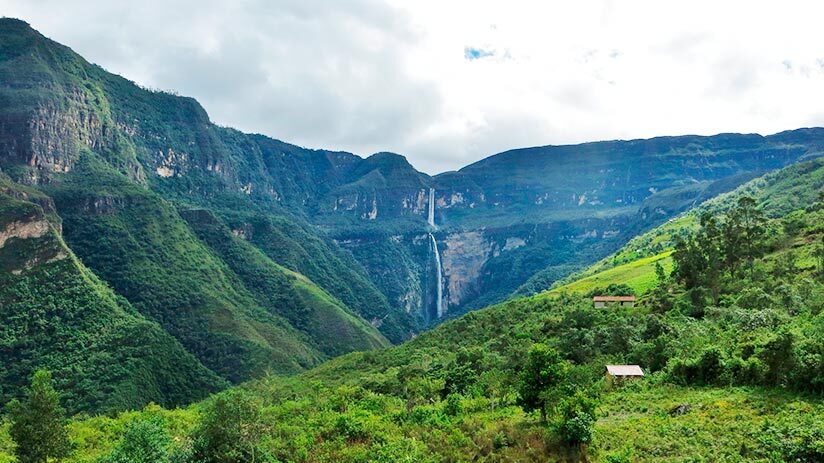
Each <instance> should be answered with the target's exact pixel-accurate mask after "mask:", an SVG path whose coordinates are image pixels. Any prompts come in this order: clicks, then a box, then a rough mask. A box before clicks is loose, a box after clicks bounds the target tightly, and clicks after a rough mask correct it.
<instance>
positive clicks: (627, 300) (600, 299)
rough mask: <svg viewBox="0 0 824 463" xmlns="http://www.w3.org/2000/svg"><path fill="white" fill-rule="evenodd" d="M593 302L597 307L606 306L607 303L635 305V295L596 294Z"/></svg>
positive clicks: (626, 305) (625, 305)
mask: <svg viewBox="0 0 824 463" xmlns="http://www.w3.org/2000/svg"><path fill="white" fill-rule="evenodd" d="M592 303H593V304H595V308H602V307H606V306H607V304H621V305H622V306H624V307H632V306H634V305H635V296H594V297H593V298H592Z"/></svg>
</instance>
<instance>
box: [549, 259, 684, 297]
mask: <svg viewBox="0 0 824 463" xmlns="http://www.w3.org/2000/svg"><path fill="white" fill-rule="evenodd" d="M671 255H672V251H671V250H669V251H665V252H662V253H660V254H656V255H654V256H650V257H645V258H643V259H638V260H635V261H632V262H629V263H626V264H622V265H619V266H617V267H613V268H610V269H607V270H603V271H600V272H598V273H595V274H593V275H590V276H587V277H584V278H582V279H580V280H577V281H574V282H572V283H568V284H565V285H562V286H559V287H557V288H553V289H551V290H549V291H548V292H547V293H546V294H558V293H562V292H567V293H586V292H588V291H591V290H593V289H595V288H600V287H606V286H609V285H610V284H613V283H616V284H618V283H623V284H626V285H629V286H630V287H631V288H632V289H634V290H635V292H636V293H637V294H643V293H645V292H646V291H647V290H649V289H651V288H653V287H654V286H655V284H656V282H657V280H656V276H655V264H656V263H660V264H661V266H662V267H664V271H665V272H667V273H669V272H670V271H671V270H672V266H673V262H672V258H671V257H670V256H671Z"/></svg>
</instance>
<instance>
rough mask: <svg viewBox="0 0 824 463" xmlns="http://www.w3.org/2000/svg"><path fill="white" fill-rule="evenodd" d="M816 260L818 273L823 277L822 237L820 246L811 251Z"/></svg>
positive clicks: (823, 245) (823, 250)
mask: <svg viewBox="0 0 824 463" xmlns="http://www.w3.org/2000/svg"><path fill="white" fill-rule="evenodd" d="M813 253H814V254H815V257H816V258H817V259H818V273H819V274H820V275H824V236H822V237H821V244H819V245H818V247H817V248H816V249H815V251H813Z"/></svg>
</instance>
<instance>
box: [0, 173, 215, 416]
mask: <svg viewBox="0 0 824 463" xmlns="http://www.w3.org/2000/svg"><path fill="white" fill-rule="evenodd" d="M36 203H39V204H42V205H43V206H44V207H45V211H46V212H44V208H43V207H41V206H40V205H38V204H36ZM0 211H2V214H0V217H1V218H0V321H1V322H0V326H2V329H0V363H2V364H3V368H2V371H1V372H0V384H2V385H3V388H2V392H3V394H2V401H3V402H5V401H6V400H7V399H9V398H10V397H14V396H17V395H18V394H19V393H20V391H21V390H22V387H23V386H24V385H26V384H28V382H29V378H30V377H31V375H32V374H33V373H34V371H35V370H36V369H39V368H48V369H50V370H52V371H53V372H54V376H55V379H56V381H57V384H58V385H59V386H60V387H61V388H62V389H64V390H66V391H68V392H67V394H66V404H67V405H68V407H69V409H70V410H71V411H73V412H77V411H112V410H121V409H125V408H135V407H142V406H143V405H145V404H147V403H148V402H156V403H159V404H163V405H166V406H175V405H178V404H181V403H187V402H190V401H192V400H196V399H197V398H199V397H204V396H206V395H207V394H209V393H211V392H215V391H217V390H219V389H221V388H222V387H225V385H226V383H225V382H224V381H223V380H222V379H220V378H219V377H218V376H217V375H215V374H214V373H212V372H211V371H209V370H208V369H206V368H205V367H204V366H203V365H202V364H201V363H200V362H198V361H197V360H196V359H195V358H194V357H193V356H192V355H191V354H189V353H188V352H186V351H185V350H184V348H183V347H182V346H181V345H180V344H179V343H178V342H177V341H176V340H175V339H174V338H172V337H171V336H169V335H168V334H167V333H166V332H164V331H163V330H162V329H161V328H160V326H158V325H157V324H156V323H153V322H150V321H149V320H147V319H146V318H144V317H143V316H141V315H140V314H139V313H137V312H136V311H135V310H134V309H133V308H132V307H131V305H130V304H129V303H128V302H127V301H126V300H124V299H123V298H121V297H118V296H116V295H115V294H114V293H113V292H112V291H111V290H110V289H109V288H108V287H106V286H105V285H104V284H103V283H102V282H101V281H100V280H98V279H97V277H96V276H95V275H93V274H92V273H91V272H90V271H89V270H88V269H87V268H86V267H85V266H84V265H83V264H82V263H81V262H80V261H79V260H78V259H77V258H76V257H75V256H74V254H73V253H72V252H71V251H70V250H69V249H68V248H67V247H66V245H65V244H64V242H63V240H62V238H61V236H60V234H59V227H60V224H59V222H58V221H56V220H57V219H56V217H55V216H54V209H53V206H52V205H51V200H50V199H49V198H47V197H45V196H43V195H42V194H40V193H38V192H36V191H34V190H30V189H23V188H19V187H14V186H12V185H11V184H10V182H8V180H6V179H3V178H2V177H0Z"/></svg>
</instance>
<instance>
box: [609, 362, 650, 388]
mask: <svg viewBox="0 0 824 463" xmlns="http://www.w3.org/2000/svg"><path fill="white" fill-rule="evenodd" d="M643 377H644V370H642V369H641V367H640V366H638V365H607V380H608V381H609V382H610V383H611V384H616V383H622V382H624V381H628V380H631V379H639V378H643Z"/></svg>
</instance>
